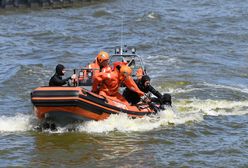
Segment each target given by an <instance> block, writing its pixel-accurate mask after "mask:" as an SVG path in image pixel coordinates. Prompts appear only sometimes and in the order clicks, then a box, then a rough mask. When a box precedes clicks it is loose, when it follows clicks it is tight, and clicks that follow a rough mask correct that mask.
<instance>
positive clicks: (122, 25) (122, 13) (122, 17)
mask: <svg viewBox="0 0 248 168" xmlns="http://www.w3.org/2000/svg"><path fill="white" fill-rule="evenodd" d="M123 32H124V11H123V2H122V0H121V46H120V54H121V55H122V53H123Z"/></svg>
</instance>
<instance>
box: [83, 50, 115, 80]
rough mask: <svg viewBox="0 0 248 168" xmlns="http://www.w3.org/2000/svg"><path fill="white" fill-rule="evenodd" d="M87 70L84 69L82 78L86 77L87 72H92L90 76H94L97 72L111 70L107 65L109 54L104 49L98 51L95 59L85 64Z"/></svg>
mask: <svg viewBox="0 0 248 168" xmlns="http://www.w3.org/2000/svg"><path fill="white" fill-rule="evenodd" d="M86 68H88V69H89V70H84V76H83V78H84V79H87V78H88V76H87V72H89V71H90V72H92V74H91V75H92V76H93V78H94V76H95V75H96V74H97V73H99V72H111V71H112V69H111V67H110V66H109V54H108V53H107V52H105V51H100V52H99V53H98V55H97V57H96V58H95V60H94V61H93V62H92V63H90V64H89V65H87V66H86Z"/></svg>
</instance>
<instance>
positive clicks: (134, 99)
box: [123, 80, 163, 104]
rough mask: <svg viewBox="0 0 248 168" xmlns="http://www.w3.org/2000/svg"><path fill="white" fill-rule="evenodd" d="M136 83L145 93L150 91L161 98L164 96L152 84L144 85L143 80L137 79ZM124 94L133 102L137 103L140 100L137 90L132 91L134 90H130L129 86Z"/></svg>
mask: <svg viewBox="0 0 248 168" xmlns="http://www.w3.org/2000/svg"><path fill="white" fill-rule="evenodd" d="M135 83H136V84H137V86H138V87H139V89H140V90H141V91H142V92H144V93H148V92H150V93H152V94H153V95H155V96H156V97H157V99H159V100H160V99H162V97H163V96H162V95H161V94H160V93H159V92H158V91H157V90H156V89H154V88H153V87H152V86H151V85H148V86H147V87H144V85H143V84H142V82H141V81H137V80H135ZM123 96H124V97H125V98H126V100H127V101H128V102H129V103H131V104H137V103H138V102H140V96H139V95H138V94H137V93H136V92H134V91H132V90H130V89H128V88H126V89H125V90H124V92H123Z"/></svg>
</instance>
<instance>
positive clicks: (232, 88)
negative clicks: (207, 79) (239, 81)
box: [204, 83, 248, 94]
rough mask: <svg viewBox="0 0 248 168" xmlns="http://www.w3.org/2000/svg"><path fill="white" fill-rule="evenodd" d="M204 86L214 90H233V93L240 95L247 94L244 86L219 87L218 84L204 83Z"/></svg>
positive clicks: (247, 91) (247, 89) (247, 90)
mask: <svg viewBox="0 0 248 168" xmlns="http://www.w3.org/2000/svg"><path fill="white" fill-rule="evenodd" d="M204 85H206V86H209V87H212V88H216V89H229V90H233V91H238V92H241V93H247V94H248V88H245V87H244V86H242V87H241V86H240V87H237V86H226V85H219V84H210V83H204Z"/></svg>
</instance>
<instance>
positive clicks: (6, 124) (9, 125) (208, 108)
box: [0, 99, 248, 133]
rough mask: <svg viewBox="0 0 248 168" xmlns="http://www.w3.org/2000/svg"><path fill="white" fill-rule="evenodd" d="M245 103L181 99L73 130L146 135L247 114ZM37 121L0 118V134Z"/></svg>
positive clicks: (35, 124)
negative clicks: (142, 114) (154, 111)
mask: <svg viewBox="0 0 248 168" xmlns="http://www.w3.org/2000/svg"><path fill="white" fill-rule="evenodd" d="M247 114H248V101H228V100H200V99H181V100H177V101H176V102H174V108H167V109H166V110H164V111H161V112H159V113H158V115H155V116H145V117H143V118H137V119H132V118H130V117H128V116H127V115H126V114H123V113H122V114H118V115H111V116H110V117H109V118H108V119H105V120H102V121H87V122H84V123H80V124H77V125H76V128H75V129H73V131H76V132H86V133H108V132H113V131H118V132H146V131H151V130H156V129H169V128H171V125H179V124H187V123H192V122H196V123H198V122H201V121H203V120H204V118H203V117H204V116H206V115H208V116H209V115H210V116H223V115H225V116H226V115H247ZM37 127H38V122H37V120H36V118H35V116H33V115H31V114H30V115H28V114H20V113H18V114H16V115H15V116H0V133H12V132H26V131H36V128H37ZM68 131H71V130H70V129H68V127H64V128H57V130H56V131H51V130H45V131H44V132H48V133H65V132H68Z"/></svg>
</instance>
